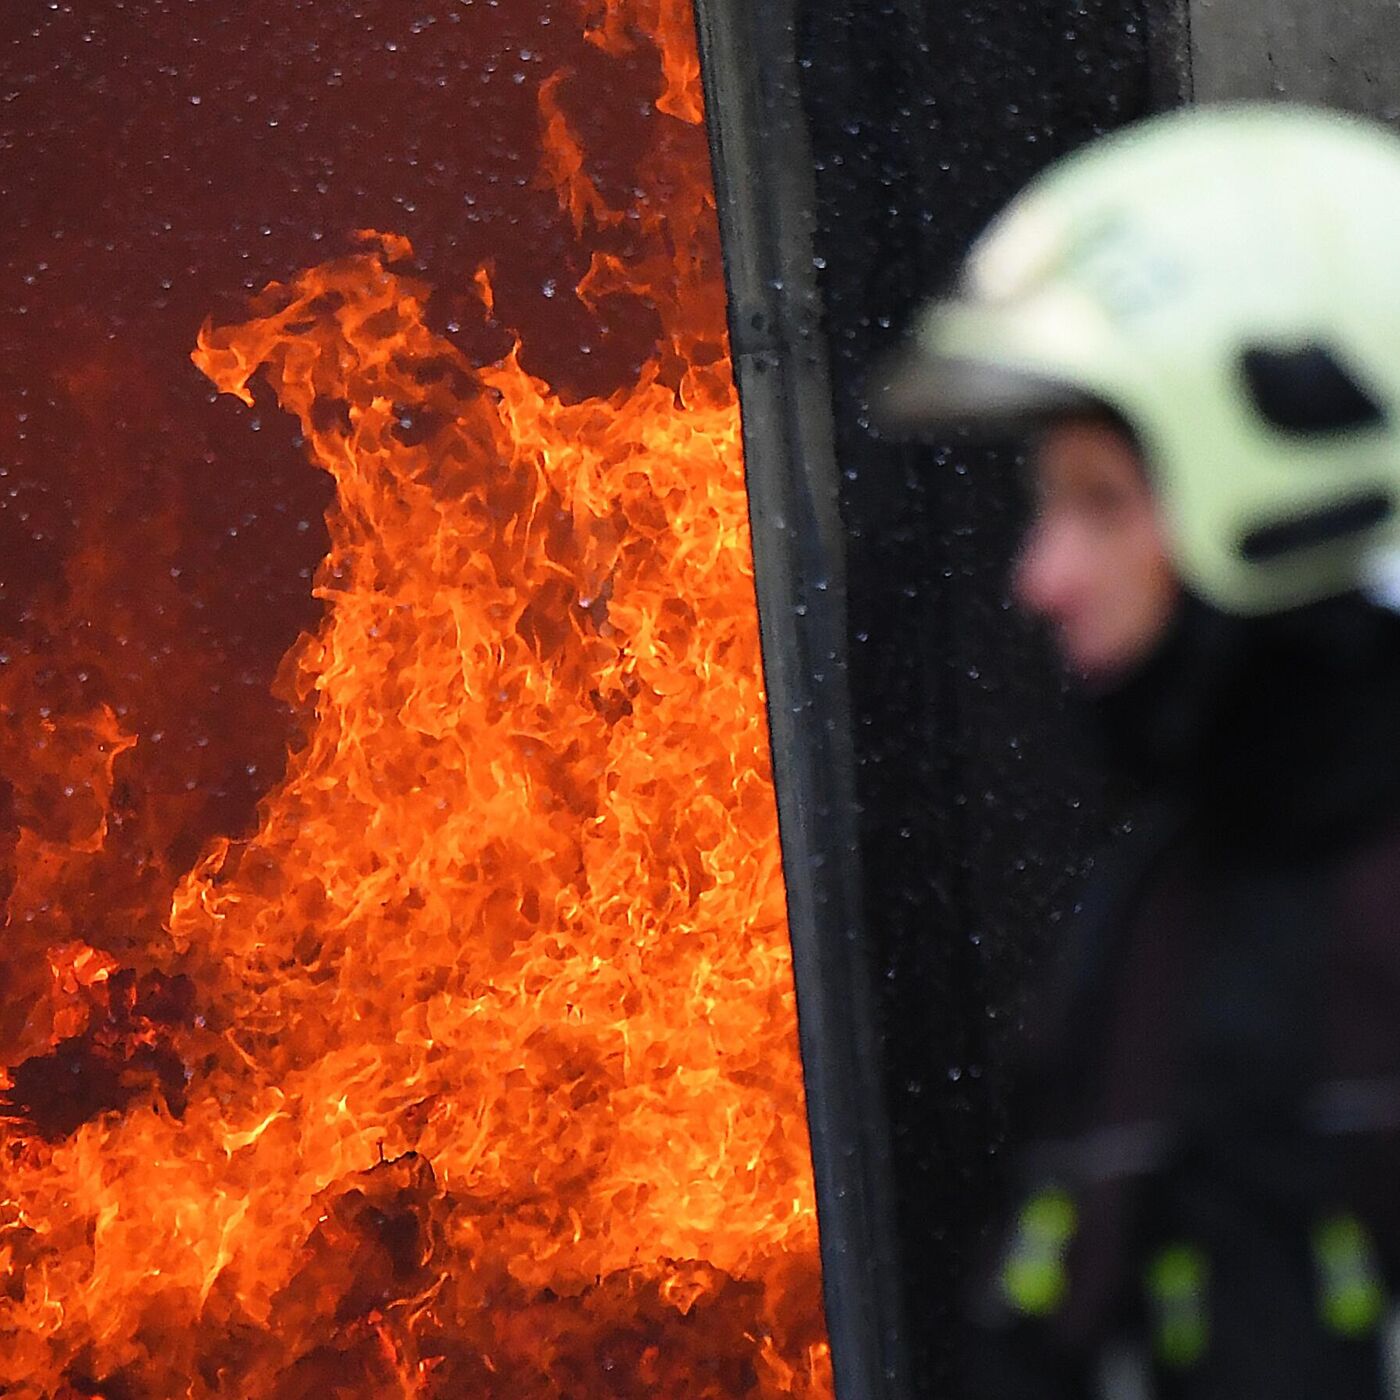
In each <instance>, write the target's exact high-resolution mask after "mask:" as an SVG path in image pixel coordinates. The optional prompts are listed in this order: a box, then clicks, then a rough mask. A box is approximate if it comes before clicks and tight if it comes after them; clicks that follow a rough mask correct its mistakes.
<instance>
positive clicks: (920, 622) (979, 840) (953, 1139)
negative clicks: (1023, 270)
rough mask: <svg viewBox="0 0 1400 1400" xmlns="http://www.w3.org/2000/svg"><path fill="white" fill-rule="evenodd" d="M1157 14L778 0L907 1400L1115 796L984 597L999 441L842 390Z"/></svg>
mask: <svg viewBox="0 0 1400 1400" xmlns="http://www.w3.org/2000/svg"><path fill="white" fill-rule="evenodd" d="M1163 8H1164V7H1163V6H1161V5H1157V6H1156V10H1157V13H1155V14H1154V13H1153V12H1152V11H1153V0H1085V3H1082V4H1074V3H1066V0H1055V3H1049V4H1047V3H1044V2H1043V0H1016V3H1008V4H999V5H994V6H993V5H963V4H953V3H946V0H933V2H932V3H926V4H922V5H912V4H892V3H884V4H871V5H854V4H852V3H851V0H806V3H804V4H802V5H801V6H800V14H801V17H802V18H801V24H800V29H799V39H798V42H799V70H800V77H801V83H802V89H803V101H804V105H805V110H806V113H807V117H808V122H809V128H810V137H811V141H812V147H813V152H814V156H815V163H816V189H817V221H818V222H817V241H816V253H817V259H818V269H819V270H818V278H819V281H820V284H821V288H822V292H823V297H824V301H825V307H826V316H827V331H828V343H829V351H830V357H831V366H832V375H833V380H834V393H835V399H836V404H835V418H836V432H837V455H838V461H839V464H840V467H841V470H842V503H841V504H842V514H843V518H844V522H845V527H846V538H847V551H848V556H847V568H848V583H849V591H850V598H849V604H850V629H851V668H850V677H851V690H852V705H853V711H854V721H853V723H854V731H855V744H856V760H857V770H856V773H857V796H858V800H859V803H860V806H861V810H862V815H861V819H860V820H861V855H862V859H863V866H864V881H865V884H864V891H863V893H864V902H865V911H864V912H865V917H866V921H867V930H868V933H869V936H870V940H871V945H872V948H873V952H874V957H875V961H876V979H877V982H878V984H879V986H880V987H881V988H882V995H883V1015H884V1024H883V1026H882V1028H881V1029H882V1032H883V1041H884V1053H885V1069H886V1078H887V1084H888V1090H889V1101H890V1116H891V1120H892V1125H893V1132H894V1136H895V1174H896V1179H897V1190H898V1197H899V1200H898V1215H899V1219H898V1226H899V1230H898V1233H899V1236H900V1238H901V1239H902V1241H903V1242H904V1245H905V1251H906V1252H905V1257H904V1260H903V1271H904V1280H903V1281H904V1300H905V1310H906V1315H907V1321H908V1324H909V1326H908V1336H907V1341H908V1344H909V1347H910V1351H911V1353H912V1355H911V1358H910V1359H911V1364H912V1371H913V1375H914V1379H915V1384H916V1393H917V1394H920V1395H925V1394H927V1395H936V1396H944V1395H947V1394H949V1393H950V1392H949V1386H950V1380H949V1376H950V1369H951V1366H952V1360H953V1352H954V1347H955V1341H956V1332H957V1327H956V1318H957V1308H958V1301H957V1300H958V1294H959V1290H960V1286H961V1282H962V1278H963V1274H964V1271H965V1267H966V1263H967V1259H968V1256H969V1253H970V1251H971V1250H972V1248H973V1246H974V1243H975V1241H976V1239H977V1237H978V1235H979V1233H980V1232H981V1231H982V1229H983V1228H984V1226H985V1224H986V1221H987V1218H988V1214H989V1212H990V1210H991V1208H992V1203H993V1202H994V1201H995V1199H996V1195H997V1191H998V1188H999V1186H1000V1183H1001V1180H1002V1170H1001V1149H1002V1147H1003V1144H1004V1139H1005V1133H1006V1124H1005V1116H1006V1115H1005V1104H1006V1098H1007V1088H1008V1078H1009V1067H1010V1066H1011V1065H1012V1064H1013V1062H1014V1060H1015V1055H1016V1049H1017V1044H1018V1034H1019V1028H1020V1026H1021V1024H1022V1021H1023V1013H1024V1009H1025V1005H1026V1000H1027V989H1028V988H1029V987H1031V986H1033V985H1034V982H1035V974H1036V971H1037V969H1038V968H1040V967H1041V966H1042V965H1043V963H1044V961H1045V958H1046V956H1047V955H1048V954H1049V952H1050V951H1051V949H1052V947H1053V945H1054V943H1055V942H1056V941H1057V939H1058V937H1059V935H1060V932H1061V931H1062V929H1063V927H1064V925H1065V923H1066V921H1067V920H1069V919H1071V918H1073V913H1074V908H1075V891H1076V888H1077V885H1078V881H1079V878H1080V876H1081V873H1082V870H1083V867H1084V866H1085V865H1086V864H1087V863H1089V862H1090V861H1091V859H1092V857H1091V853H1092V851H1093V850H1094V849H1095V847H1096V846H1097V845H1099V844H1100V843H1101V842H1102V841H1103V840H1104V839H1106V838H1107V837H1108V836H1109V835H1110V833H1111V830H1112V826H1113V823H1114V821H1115V820H1116V813H1118V812H1119V811H1120V810H1121V808H1122V802H1121V795H1120V794H1111V793H1108V792H1106V791H1105V790H1104V787H1103V784H1102V782H1101V781H1100V780H1099V778H1098V777H1097V775H1096V773H1095V771H1094V763H1093V760H1092V755H1091V754H1090V752H1089V751H1088V749H1087V747H1086V745H1085V744H1084V743H1083V742H1082V741H1081V740H1080V739H1079V738H1078V728H1077V726H1076V724H1075V720H1074V716H1073V715H1072V713H1071V701H1070V699H1069V697H1067V695H1066V694H1065V689H1064V686H1063V685H1062V683H1061V681H1060V679H1059V677H1058V676H1057V674H1056V672H1055V670H1054V667H1053V665H1052V662H1051V659H1050V656H1049V653H1048V648H1047V647H1046V645H1045V643H1044V639H1043V638H1041V637H1039V636H1038V635H1036V634H1035V632H1034V630H1033V629H1032V628H1031V627H1030V626H1028V625H1027V624H1026V623H1025V622H1024V620H1022V619H1021V618H1019V617H1018V616H1017V614H1016V612H1015V611H1014V609H1013V608H1012V607H1011V605H1010V602H1009V599H1008V596H1007V582H1008V569H1009V563H1010V560H1011V559H1012V557H1013V555H1014V551H1015V548H1016V541H1017V537H1018V534H1019V531H1020V528H1021V524H1022V521H1023V518H1024V501H1023V493H1022V490H1021V484H1020V481H1019V465H1018V462H1017V459H1016V455H1015V449H1014V448H1012V447H1006V448H1003V449H1000V450H994V449H992V448H989V447H986V446H982V447H977V446H974V445H972V444H970V443H968V442H959V441H950V442H948V443H945V444H942V445H938V444H926V445H913V446H911V445H908V444H904V443H899V442H894V441H889V440H886V439H884V438H882V437H881V435H880V434H879V432H878V431H877V430H875V429H873V428H872V427H871V425H870V415H869V410H868V404H867V401H866V380H867V375H868V372H869V367H870V365H871V364H872V363H874V362H878V360H879V358H880V357H881V356H882V355H883V354H885V353H887V352H888V351H889V349H890V348H891V346H892V345H893V344H894V343H895V338H896V337H897V335H898V333H899V332H900V330H901V329H902V328H903V326H904V325H905V323H906V322H907V320H908V319H909V316H910V313H911V310H912V309H913V307H914V306H915V305H916V304H917V303H918V301H919V300H920V299H921V298H922V297H923V296H925V295H927V294H928V293H931V292H933V291H935V290H937V289H938V288H939V287H940V285H941V284H943V283H944V282H945V281H946V280H947V279H948V278H949V277H950V276H951V274H952V272H953V271H954V269H955V267H956V266H957V263H958V262H959V260H960V258H961V256H962V254H963V253H964V252H965V250H966V248H967V246H968V244H969V243H970V241H971V240H972V239H973V238H974V237H975V235H976V234H977V233H978V232H979V231H980V230H981V228H982V227H983V226H984V225H985V224H986V223H987V221H988V220H989V219H990V217H991V216H992V215H993V214H994V213H995V212H996V211H997V210H998V209H999V208H1000V207H1001V206H1002V205H1003V204H1004V203H1005V202H1006V200H1007V199H1008V198H1009V197H1010V196H1011V195H1012V194H1013V193H1014V192H1015V191H1016V190H1017V189H1018V188H1019V187H1020V186H1021V185H1022V184H1023V183H1024V182H1025V181H1026V180H1027V179H1028V178H1029V177H1030V176H1031V175H1032V174H1034V173H1035V172H1036V171H1037V170H1039V169H1040V168H1041V167H1042V166H1043V165H1045V164H1046V163H1048V162H1049V161H1050V160H1052V159H1054V158H1055V157H1056V156H1057V155H1059V154H1061V153H1063V152H1065V151H1067V150H1070V149H1072V148H1073V147H1075V146H1077V145H1079V144H1081V143H1083V142H1084V141H1085V140H1087V139H1089V138H1090V137H1092V136H1093V135H1095V134H1097V133H1099V132H1102V131H1105V130H1108V129H1110V128H1113V127H1115V126H1118V125H1120V124H1122V123H1123V122H1125V121H1128V120H1131V119H1133V118H1136V117H1139V116H1142V115H1145V114H1146V113H1148V112H1149V111H1151V110H1152V109H1153V108H1154V106H1156V105H1160V101H1161V99H1160V96H1159V95H1158V94H1159V93H1160V89H1161V81H1160V79H1161V71H1162V65H1163V63H1164V61H1165V60H1164V57H1163V55H1162V53H1161V52H1160V43H1161V39H1160V35H1161V33H1162V27H1163V26H1162V24H1161V19H1162V16H1161V14H1160V11H1161V10H1162V9H1163ZM1154 21H1155V23H1154ZM1154 35H1155V36H1158V37H1156V38H1154Z"/></svg>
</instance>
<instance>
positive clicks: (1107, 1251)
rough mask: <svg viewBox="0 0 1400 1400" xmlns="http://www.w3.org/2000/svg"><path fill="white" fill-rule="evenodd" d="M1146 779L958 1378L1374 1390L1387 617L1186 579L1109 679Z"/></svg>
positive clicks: (1395, 942) (1071, 987) (1062, 998)
mask: <svg viewBox="0 0 1400 1400" xmlns="http://www.w3.org/2000/svg"><path fill="white" fill-rule="evenodd" d="M1097 717H1098V722H1099V726H1100V728H1101V731H1102V733H1103V735H1104V738H1105V741H1106V746H1107V749H1108V752H1109V754H1110V756H1111V759H1112V761H1113V763H1114V764H1115V766H1117V767H1118V768H1119V769H1120V770H1124V771H1130V772H1131V773H1132V774H1133V775H1134V776H1136V777H1137V778H1138V779H1139V780H1140V782H1141V784H1142V786H1143V789H1144V791H1145V792H1146V793H1148V794H1149V798H1150V800H1149V801H1148V803H1147V806H1146V811H1145V815H1144V816H1143V817H1141V818H1140V819H1139V820H1138V821H1137V822H1135V823H1134V828H1135V829H1134V830H1133V831H1132V833H1131V835H1129V836H1128V837H1127V838H1125V839H1124V840H1123V841H1121V842H1120V843H1119V844H1118V849H1117V850H1116V852H1115V853H1114V856H1113V857H1112V859H1111V860H1110V861H1108V862H1107V868H1105V869H1104V870H1102V871H1101V872H1100V873H1099V874H1098V875H1097V877H1096V880H1095V882H1094V885H1093V887H1092V888H1091V890H1090V891H1089V892H1088V897H1087V899H1086V906H1085V911H1084V915H1083V917H1082V918H1081V920H1080V927H1079V930H1078V934H1077V937H1076V938H1075V940H1074V944H1073V946H1072V948H1070V949H1068V950H1067V951H1066V955H1065V957H1064V958H1063V959H1062V965H1061V968H1060V970H1059V972H1060V976H1059V981H1058V985H1057V986H1056V988H1055V990H1054V994H1053V995H1051V996H1050V997H1049V998H1048V1002H1049V1005H1050V1006H1051V1007H1052V1008H1053V1010H1052V1011H1051V1012H1050V1014H1048V1015H1047V1016H1046V1017H1045V1018H1044V1022H1043V1024H1042V1025H1041V1027H1040V1029H1039V1032H1038V1033H1037V1034H1036V1035H1035V1036H1034V1037H1033V1040H1032V1051H1033V1053H1032V1061H1031V1063H1030V1064H1029V1065H1028V1066H1027V1073H1026V1076H1025V1090H1024V1110H1025V1111H1024V1115H1023V1116H1024V1120H1025V1129H1024V1134H1023V1145H1022V1147H1021V1150H1020V1156H1019V1168H1018V1171H1017V1175H1016V1185H1015V1191H1014V1198H1013V1200H1012V1202H1011V1203H1010V1205H1009V1207H1008V1210H1007V1212H1006V1215H1005V1218H1004V1219H1003V1220H1002V1222H1001V1224H1000V1226H999V1228H998V1229H997V1230H996V1231H995V1232H994V1242H993V1245H992V1247H991V1249H990V1251H989V1257H988V1260H987V1262H986V1265H985V1267H984V1269H983V1270H982V1274H981V1277H980V1278H979V1281H978V1285H977V1290H976V1295H977V1296H976V1298H975V1300H974V1307H973V1312H974V1325H973V1328H972V1341H971V1347H970V1353H971V1355H970V1362H969V1377H970V1379H969V1393H970V1394H972V1395H975V1396H978V1397H982V1396H986V1397H991V1396H996V1397H997V1398H998V1400H1016V1397H1017V1396H1025V1397H1027V1398H1028V1400H1029V1398H1030V1397H1040V1396H1044V1397H1065V1400H1069V1398H1070V1397H1075V1398H1076V1400H1077V1397H1080V1396H1087V1395H1090V1394H1093V1393H1094V1391H1093V1389H1092V1386H1091V1382H1090V1380H1089V1377H1090V1376H1091V1375H1092V1373H1093V1372H1094V1370H1095V1368H1096V1366H1097V1365H1098V1364H1099V1362H1100V1359H1101V1358H1102V1355H1103V1353H1104V1350H1105V1348H1106V1347H1108V1346H1109V1345H1110V1344H1111V1343H1112V1342H1113V1341H1114V1340H1115V1339H1117V1338H1123V1339H1127V1340H1128V1341H1129V1342H1130V1343H1131V1344H1132V1346H1133V1347H1134V1348H1135V1349H1136V1350H1137V1351H1138V1352H1139V1353H1140V1354H1141V1355H1142V1356H1144V1357H1146V1358H1149V1359H1150V1362H1151V1366H1152V1368H1153V1371H1154V1377H1155V1380H1154V1384H1155V1389H1156V1392H1157V1394H1159V1395H1162V1396H1172V1397H1189V1400H1227V1398H1228V1400H1255V1397H1259V1400H1264V1397H1268V1400H1323V1397H1328V1400H1331V1398H1332V1397H1339V1396H1347V1397H1350V1398H1351V1400H1369V1397H1379V1396H1381V1395H1383V1394H1384V1393H1385V1391H1384V1389H1383V1385H1382V1379H1381V1377H1382V1363H1381V1353H1382V1319H1383V1315H1384V1311H1385V1301H1384V1300H1385V1296H1386V1294H1387V1293H1388V1291H1389V1289H1390V1287H1391V1285H1392V1284H1393V1282H1394V1281H1395V1280H1397V1279H1400V621H1398V620H1397V619H1396V618H1395V617H1394V616H1393V615H1391V614H1390V613H1388V612H1384V611H1382V610H1380V609H1378V608H1375V607H1373V606H1371V605H1369V604H1367V603H1364V602H1362V601H1361V600H1359V599H1357V598H1347V599H1342V600H1337V601H1334V602H1329V603H1327V604H1324V605H1319V606H1315V607H1313V608H1309V609H1304V610H1300V611H1298V612H1295V613H1291V614H1288V615H1287V616H1284V617H1280V618H1274V619H1268V620H1262V621H1261V620H1255V621H1251V622H1241V621H1239V620H1231V619H1226V618H1223V617H1220V616H1219V615H1217V614H1213V613H1211V612H1210V611H1209V610H1208V609H1206V608H1204V607H1202V606H1201V605H1199V604H1195V603H1189V604H1188V605H1187V607H1186V608H1185V609H1184V611H1183V616H1182V619H1181V622H1180V625H1179V626H1178V628H1177V629H1176V630H1175V631H1174V633H1173V634H1172V636H1171V637H1170V638H1169V639H1168V640H1167V641H1166V642H1165V643H1164V645H1163V646H1162V647H1161V648H1160V649H1159V651H1158V653H1157V654H1156V655H1155V656H1154V657H1152V658H1151V659H1150V660H1149V662H1148V663H1147V664H1146V665H1145V666H1144V667H1142V668H1141V669H1140V671H1139V672H1138V673H1137V674H1135V675H1134V676H1133V677H1131V678H1130V679H1129V680H1128V681H1127V682H1125V683H1124V684H1123V685H1121V686H1120V687H1118V688H1117V689H1116V690H1115V691H1114V692H1113V693H1112V694H1107V695H1104V696H1101V697H1100V698H1099V701H1098V704H1097Z"/></svg>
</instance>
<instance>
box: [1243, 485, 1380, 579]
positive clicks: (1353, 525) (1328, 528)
mask: <svg viewBox="0 0 1400 1400" xmlns="http://www.w3.org/2000/svg"><path fill="white" fill-rule="evenodd" d="M1394 511H1395V501H1394V498H1393V497H1391V496H1389V495H1387V494H1386V493H1385V492H1382V491H1371V492H1368V493H1367V494H1366V495H1364V496H1357V497H1354V498H1353V499H1352V500H1349V501H1343V502H1342V503H1341V504H1340V505H1335V506H1328V507H1326V508H1325V509H1323V510H1314V511H1309V512H1308V513H1307V514H1306V515H1298V516H1294V517H1293V518H1292V519H1291V520H1280V521H1276V522H1274V523H1273V524H1272V525H1262V526H1260V527H1259V528H1258V529H1257V530H1251V531H1250V532H1249V533H1248V534H1247V535H1245V536H1244V538H1243V539H1242V540H1241V541H1240V553H1241V554H1242V555H1243V556H1244V557H1245V558H1246V559H1247V560H1248V561H1249V562H1250V563H1251V564H1263V563H1267V562H1268V561H1269V560H1271V559H1277V558H1279V557H1280V556H1281V555H1284V554H1291V553H1293V551H1294V550H1298V549H1308V548H1311V547H1312V546H1314V545H1320V544H1331V543H1332V542H1333V541H1335V540H1340V539H1345V538H1346V537H1347V536H1349V535H1358V534H1360V533H1362V532H1363V531H1365V530H1370V529H1372V528H1374V527H1375V526H1377V525H1380V524H1382V523H1383V522H1384V521H1386V520H1388V519H1389V518H1390V516H1391V515H1392V514H1393V513H1394Z"/></svg>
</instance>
